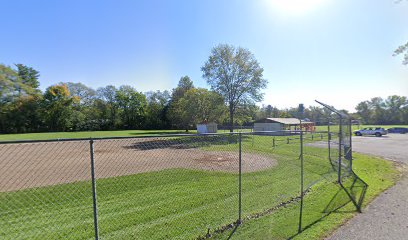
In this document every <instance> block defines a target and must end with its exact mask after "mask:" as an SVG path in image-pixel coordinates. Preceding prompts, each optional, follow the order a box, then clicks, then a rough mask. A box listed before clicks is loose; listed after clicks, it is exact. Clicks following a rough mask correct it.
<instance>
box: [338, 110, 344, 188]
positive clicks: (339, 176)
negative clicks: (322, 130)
mask: <svg viewBox="0 0 408 240" xmlns="http://www.w3.org/2000/svg"><path fill="white" fill-rule="evenodd" d="M342 120H343V119H342V117H340V119H339V121H340V123H339V169H338V173H337V174H338V176H337V181H338V182H339V183H341V144H342V142H343V136H342V135H343V127H342V124H343V121H342Z"/></svg>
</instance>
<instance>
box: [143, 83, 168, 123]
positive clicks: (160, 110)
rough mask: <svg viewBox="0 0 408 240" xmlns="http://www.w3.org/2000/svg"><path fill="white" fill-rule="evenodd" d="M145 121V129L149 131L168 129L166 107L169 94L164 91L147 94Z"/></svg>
mask: <svg viewBox="0 0 408 240" xmlns="http://www.w3.org/2000/svg"><path fill="white" fill-rule="evenodd" d="M145 95H146V98H147V104H148V107H147V121H146V127H147V128H149V129H166V128H168V121H167V116H166V112H167V106H168V103H169V100H170V93H169V92H168V91H167V90H166V91H163V92H161V91H155V92H153V91H152V92H147V93H146V94H145Z"/></svg>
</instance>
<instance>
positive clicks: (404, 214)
mask: <svg viewBox="0 0 408 240" xmlns="http://www.w3.org/2000/svg"><path fill="white" fill-rule="evenodd" d="M353 150H354V151H356V152H361V153H366V154H371V155H376V156H380V157H383V158H385V159H389V160H391V161H397V162H400V163H403V164H404V166H405V167H404V168H405V169H406V168H407V166H408V134H389V135H387V136H383V137H381V138H377V137H353ZM369 189H370V188H369ZM327 239H330V240H337V239H339V240H340V239H342V240H344V239H370V240H371V239H378V240H380V239H381V240H384V239H390V240H399V239H401V240H406V239H408V174H407V171H404V175H403V177H402V179H401V180H400V181H399V182H398V183H397V184H396V185H395V186H393V187H392V188H390V189H388V190H387V191H385V192H384V193H383V194H381V195H380V196H379V197H377V198H376V199H375V200H374V201H373V202H372V203H371V204H370V205H369V206H368V207H367V208H366V209H364V210H363V213H361V214H357V215H356V216H355V217H354V218H353V219H351V220H350V221H349V222H347V223H346V224H345V225H344V226H342V227H341V228H339V229H338V230H337V231H336V232H335V233H334V234H333V235H332V236H331V237H329V238H327Z"/></svg>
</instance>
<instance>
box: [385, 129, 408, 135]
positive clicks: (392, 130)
mask: <svg viewBox="0 0 408 240" xmlns="http://www.w3.org/2000/svg"><path fill="white" fill-rule="evenodd" d="M387 131H388V133H401V134H404V133H408V128H404V127H393V128H388V129H387Z"/></svg>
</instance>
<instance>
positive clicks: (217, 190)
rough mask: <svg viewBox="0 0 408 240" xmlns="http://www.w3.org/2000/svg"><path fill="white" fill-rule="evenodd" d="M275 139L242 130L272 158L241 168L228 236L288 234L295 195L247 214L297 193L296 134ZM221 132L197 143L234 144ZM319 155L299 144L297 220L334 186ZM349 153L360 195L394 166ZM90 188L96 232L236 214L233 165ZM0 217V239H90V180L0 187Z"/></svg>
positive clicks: (115, 235) (215, 220) (215, 222)
mask: <svg viewBox="0 0 408 240" xmlns="http://www.w3.org/2000/svg"><path fill="white" fill-rule="evenodd" d="M276 139H278V140H280V138H275V140H276ZM281 139H282V141H280V143H279V145H277V147H275V148H273V147H272V141H273V137H271V136H255V137H254V138H252V137H249V136H243V143H242V150H243V152H254V153H258V154H265V155H268V156H271V157H273V158H274V159H276V160H277V161H278V165H277V166H276V167H274V168H270V169H266V170H263V171H259V172H253V173H245V174H243V176H242V184H243V185H242V201H243V202H242V216H243V219H244V224H243V225H242V226H240V227H239V228H237V229H236V231H235V233H234V235H233V236H234V238H238V239H250V238H251V239H285V238H288V237H290V236H296V233H297V226H298V219H299V204H298V201H293V203H290V204H288V205H286V206H285V207H283V208H277V209H276V210H274V211H271V212H270V213H268V214H266V215H264V216H262V217H259V218H251V217H250V216H254V215H256V214H257V213H260V212H264V211H265V210H268V209H271V208H274V207H276V206H279V204H280V203H282V202H288V201H291V200H292V199H293V198H294V197H297V196H299V193H300V161H299V159H298V157H299V145H298V142H297V141H298V140H296V139H295V140H292V141H291V142H290V143H291V144H287V143H286V141H285V138H281ZM229 140H232V141H229V142H230V143H231V144H217V145H216V144H214V145H212V144H204V145H203V147H202V149H206V150H209V151H212V150H214V151H223V150H225V151H234V150H237V149H238V144H237V143H236V137H234V138H232V139H229ZM212 141H214V140H212ZM195 147H197V146H195ZM326 155H327V150H325V149H321V148H315V147H307V148H306V149H305V185H306V186H311V188H310V190H309V192H308V194H307V195H306V198H305V208H306V209H305V210H307V211H305V212H306V214H305V215H304V226H306V225H308V224H311V223H313V222H315V221H316V220H319V219H321V217H322V216H323V215H325V213H324V211H323V210H324V209H325V208H326V207H327V204H328V203H329V202H330V201H331V200H332V198H333V196H334V195H335V194H336V193H337V191H338V187H337V186H336V185H334V184H332V180H333V179H334V178H335V174H333V171H332V169H331V165H330V164H329V163H328V161H327V156H326ZM180 157H186V156H180ZM355 158H356V161H355V170H356V172H357V174H360V175H361V177H362V178H363V179H364V180H366V181H367V182H368V184H369V185H370V187H369V191H368V192H367V197H368V199H372V198H373V197H374V196H375V195H377V194H379V193H380V192H381V191H382V190H384V189H386V188H387V187H389V186H391V185H392V184H393V183H394V180H395V175H396V173H397V172H396V170H395V169H394V168H393V166H392V165H391V163H389V162H385V161H383V160H381V159H377V158H373V157H368V156H365V155H361V154H356V155H355ZM97 194H98V211H99V229H100V230H99V232H100V235H101V237H102V238H103V239H174V238H176V239H192V238H197V237H200V236H201V237H203V236H205V235H206V234H207V233H210V234H212V235H213V237H215V238H220V239H225V238H227V237H228V236H229V234H231V230H228V231H225V232H223V233H221V234H214V232H215V230H216V229H218V228H220V227H222V226H226V225H229V224H231V223H233V222H235V221H236V220H237V219H238V174H237V173H224V172H210V171H198V170H186V169H170V170H163V171H159V172H150V173H141V174H136V175H130V176H121V177H115V178H107V179H98V180H97ZM343 200H344V199H343ZM341 201H342V198H340V203H338V204H342V202H341ZM352 210H354V209H353V208H352V206H351V204H348V205H346V207H345V208H344V209H341V212H335V213H333V214H331V215H329V216H328V217H327V219H330V218H333V216H334V217H335V220H336V221H334V222H333V221H331V220H329V221H321V222H318V223H317V224H316V225H313V226H312V227H310V228H308V229H307V230H306V231H305V232H304V233H302V235H300V236H302V238H309V239H315V238H317V237H320V236H323V235H324V234H325V233H327V231H331V230H332V229H334V228H335V227H336V226H338V224H340V223H341V222H343V221H344V220H345V219H347V218H350V217H351V216H352V215H353V214H354V213H353V212H352ZM322 211H323V212H322ZM342 211H350V212H346V213H343V212H342ZM0 225H1V226H5V227H2V228H1V229H0V238H1V239H17V238H23V239H57V238H73V239H92V238H93V218H92V195H91V184H90V182H77V183H72V184H63V185H58V186H51V187H43V188H37V189H28V190H22V191H18V192H10V193H1V194H0Z"/></svg>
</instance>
